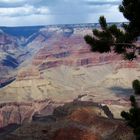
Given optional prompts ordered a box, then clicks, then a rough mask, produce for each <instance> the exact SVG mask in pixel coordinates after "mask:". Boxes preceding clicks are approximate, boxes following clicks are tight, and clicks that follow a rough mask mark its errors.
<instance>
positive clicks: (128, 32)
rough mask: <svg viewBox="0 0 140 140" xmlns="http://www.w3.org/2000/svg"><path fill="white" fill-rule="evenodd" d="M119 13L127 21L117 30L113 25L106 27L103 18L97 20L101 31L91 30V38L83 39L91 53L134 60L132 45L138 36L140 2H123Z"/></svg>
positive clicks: (134, 47)
mask: <svg viewBox="0 0 140 140" xmlns="http://www.w3.org/2000/svg"><path fill="white" fill-rule="evenodd" d="M119 9H120V12H122V13H123V15H124V17H125V18H127V20H128V21H129V22H128V23H127V24H123V25H122V28H118V27H117V26H116V25H115V24H113V25H111V26H108V25H107V22H106V19H105V17H104V16H101V17H100V18H99V23H100V26H101V30H97V29H93V36H90V35H86V36H85V37H84V39H85V41H86V43H87V44H89V45H90V47H91V51H93V52H100V53H104V52H110V51H112V50H113V51H114V52H115V53H117V54H122V55H123V56H124V58H125V59H128V60H133V59H135V58H136V56H137V55H136V53H137V46H136V45H135V44H134V43H135V42H136V41H137V39H138V36H139V35H140V0H123V2H122V5H120V6H119Z"/></svg>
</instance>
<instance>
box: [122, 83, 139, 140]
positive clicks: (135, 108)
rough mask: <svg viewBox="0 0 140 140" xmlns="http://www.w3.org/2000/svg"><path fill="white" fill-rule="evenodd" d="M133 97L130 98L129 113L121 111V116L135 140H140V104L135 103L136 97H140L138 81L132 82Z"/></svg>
mask: <svg viewBox="0 0 140 140" xmlns="http://www.w3.org/2000/svg"><path fill="white" fill-rule="evenodd" d="M132 86H133V89H134V93H135V95H137V96H136V97H135V96H134V95H132V96H130V101H131V108H130V110H129V112H125V111H122V112H121V116H122V117H123V118H124V119H125V121H126V123H127V125H128V126H130V127H131V128H133V132H134V134H135V136H136V140H140V104H138V102H137V100H136V99H137V98H138V95H140V81H139V80H135V81H133V84H132Z"/></svg>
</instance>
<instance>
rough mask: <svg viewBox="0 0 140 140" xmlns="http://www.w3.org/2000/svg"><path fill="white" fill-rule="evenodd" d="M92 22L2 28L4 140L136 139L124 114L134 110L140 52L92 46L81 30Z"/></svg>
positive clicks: (0, 121)
mask: <svg viewBox="0 0 140 140" xmlns="http://www.w3.org/2000/svg"><path fill="white" fill-rule="evenodd" d="M110 24H111V23H110ZM116 24H117V26H118V27H120V26H121V23H116ZM93 28H100V27H99V24H69V25H50V26H33V27H0V139H2V140H22V139H25V138H26V139H27V140H28V139H29V140H34V139H35V140H38V139H39V140H66V139H67V140H124V139H125V140H133V139H134V136H133V133H132V130H131V129H130V128H129V127H128V126H127V125H126V124H125V123H124V121H123V120H122V118H121V116H120V113H121V111H123V110H128V109H129V108H130V101H129V97H130V95H131V94H133V92H134V91H133V89H132V81H133V80H135V79H140V57H138V58H137V59H136V60H133V61H127V60H124V59H123V57H122V56H121V55H118V54H115V53H114V52H110V53H102V54H99V53H93V52H91V50H90V47H89V46H88V45H87V44H86V43H85V41H84V36H85V35H87V34H89V35H90V34H92V29H93ZM138 43H139V42H138Z"/></svg>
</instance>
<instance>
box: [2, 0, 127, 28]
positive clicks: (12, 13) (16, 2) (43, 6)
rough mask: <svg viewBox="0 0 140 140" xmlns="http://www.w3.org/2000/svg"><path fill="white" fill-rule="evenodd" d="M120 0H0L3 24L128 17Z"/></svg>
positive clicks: (84, 20) (108, 19) (68, 22)
mask: <svg viewBox="0 0 140 140" xmlns="http://www.w3.org/2000/svg"><path fill="white" fill-rule="evenodd" d="M120 3H121V0H0V17H1V19H0V26H23V25H48V24H63V23H64V24H70V23H94V22H98V18H99V16H100V15H104V16H105V17H106V18H107V21H109V22H115V21H117V22H118V21H125V20H124V18H123V16H122V14H121V13H120V12H119V10H118V5H119V4H120Z"/></svg>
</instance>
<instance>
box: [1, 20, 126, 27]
mask: <svg viewBox="0 0 140 140" xmlns="http://www.w3.org/2000/svg"><path fill="white" fill-rule="evenodd" d="M115 23H128V22H127V21H123V22H107V24H115ZM80 24H81V25H84V24H99V22H93V23H65V24H62V23H58V24H46V25H45V24H44V25H43V24H42V25H17V26H2V25H0V28H16V27H17V28H22V27H23V28H24V27H46V26H61V25H80Z"/></svg>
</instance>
